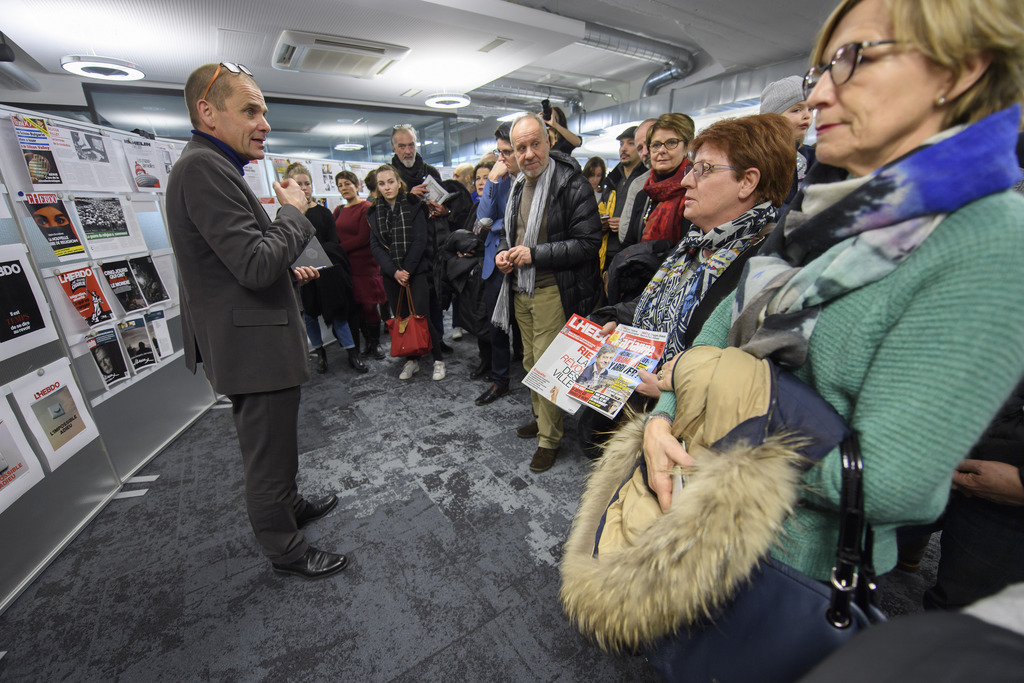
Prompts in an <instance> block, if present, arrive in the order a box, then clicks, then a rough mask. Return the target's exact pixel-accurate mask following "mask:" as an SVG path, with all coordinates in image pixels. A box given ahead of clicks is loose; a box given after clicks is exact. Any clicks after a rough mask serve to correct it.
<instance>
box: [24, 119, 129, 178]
mask: <svg viewBox="0 0 1024 683" xmlns="http://www.w3.org/2000/svg"><path fill="white" fill-rule="evenodd" d="M11 120H12V121H13V122H14V132H15V135H16V136H17V138H18V145H19V146H20V147H21V150H22V153H23V154H24V156H25V166H26V168H27V169H28V175H29V181H30V182H31V184H32V185H33V186H45V187H46V188H48V189H66V190H96V191H105V192H121V191H123V192H128V191H129V190H131V189H132V188H131V186H129V185H128V180H127V178H125V177H124V173H122V172H121V169H120V168H118V166H117V164H116V163H115V162H116V161H120V154H121V152H120V150H118V151H117V156H115V155H114V154H112V150H113V146H112V144H113V140H112V139H111V138H105V137H103V136H102V135H100V134H99V133H97V132H95V131H87V130H81V129H77V128H69V127H65V126H61V125H59V124H56V123H54V122H53V121H51V120H49V119H46V118H42V117H28V116H24V117H23V116H19V115H18V114H12V115H11Z"/></svg>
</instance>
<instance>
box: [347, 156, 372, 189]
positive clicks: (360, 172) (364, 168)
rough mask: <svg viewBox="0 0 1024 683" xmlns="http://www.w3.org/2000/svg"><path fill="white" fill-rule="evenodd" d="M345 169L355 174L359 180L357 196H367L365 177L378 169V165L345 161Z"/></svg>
mask: <svg viewBox="0 0 1024 683" xmlns="http://www.w3.org/2000/svg"><path fill="white" fill-rule="evenodd" d="M345 167H346V168H347V169H348V170H350V171H352V172H353V173H355V174H356V177H357V178H359V196H361V197H365V196H367V195H368V194H369V190H367V189H366V180H365V179H366V176H367V174H368V173H369V172H370V171H375V170H377V169H378V168H379V167H380V164H374V163H371V162H366V161H346V162H345Z"/></svg>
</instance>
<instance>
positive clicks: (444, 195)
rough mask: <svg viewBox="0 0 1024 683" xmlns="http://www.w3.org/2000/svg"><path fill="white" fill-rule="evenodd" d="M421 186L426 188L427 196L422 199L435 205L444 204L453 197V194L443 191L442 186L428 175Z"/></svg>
mask: <svg viewBox="0 0 1024 683" xmlns="http://www.w3.org/2000/svg"><path fill="white" fill-rule="evenodd" d="M423 184H424V185H426V186H427V194H426V195H424V197H423V198H424V199H426V200H428V201H431V202H434V203H435V204H444V203H445V202H446V201H448V200H449V199H451V198H452V197H454V196H455V193H454V192H449V191H448V190H446V189H444V186H443V185H442V184H441V183H439V182H437V181H436V180H435V179H434V176H431V175H428V176H427V177H426V178H424V179H423Z"/></svg>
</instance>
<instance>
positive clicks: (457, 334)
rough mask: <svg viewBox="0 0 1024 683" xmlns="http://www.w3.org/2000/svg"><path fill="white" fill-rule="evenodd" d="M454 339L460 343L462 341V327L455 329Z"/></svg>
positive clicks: (453, 332)
mask: <svg viewBox="0 0 1024 683" xmlns="http://www.w3.org/2000/svg"><path fill="white" fill-rule="evenodd" d="M452 339H454V340H456V341H458V340H459V339H462V328H461V327H456V328H455V329H453V330H452Z"/></svg>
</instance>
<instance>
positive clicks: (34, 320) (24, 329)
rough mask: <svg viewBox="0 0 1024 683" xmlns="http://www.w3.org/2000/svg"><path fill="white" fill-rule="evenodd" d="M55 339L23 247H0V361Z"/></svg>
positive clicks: (48, 309)
mask: <svg viewBox="0 0 1024 683" xmlns="http://www.w3.org/2000/svg"><path fill="white" fill-rule="evenodd" d="M56 338H57V330H56V328H54V325H53V319H52V318H51V317H50V308H49V306H48V305H47V303H46V299H44V298H43V290H42V288H41V287H40V286H39V280H37V279H36V274H35V271H33V270H32V266H31V264H30V263H29V260H28V250H27V249H26V247H25V245H24V244H6V245H3V246H0V360H6V359H8V358H12V357H14V356H16V355H18V354H19V353H24V352H25V351H28V350H30V349H34V348H36V347H37V346H40V345H42V344H45V343H47V342H50V341H53V340H54V339H56Z"/></svg>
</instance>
